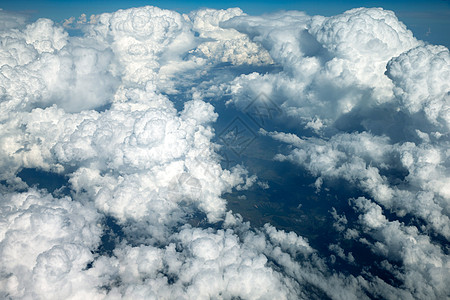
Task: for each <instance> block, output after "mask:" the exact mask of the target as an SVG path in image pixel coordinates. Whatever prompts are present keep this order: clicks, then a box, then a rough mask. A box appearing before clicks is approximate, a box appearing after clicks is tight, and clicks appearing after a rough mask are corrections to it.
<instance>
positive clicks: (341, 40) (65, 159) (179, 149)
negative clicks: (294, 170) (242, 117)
mask: <svg viewBox="0 0 450 300" xmlns="http://www.w3.org/2000/svg"><path fill="white" fill-rule="evenodd" d="M71 24H72V25H73V26H76V27H77V28H78V29H80V30H81V31H82V33H83V34H82V35H80V36H70V35H69V34H68V33H67V32H66V31H65V29H64V27H63V26H60V25H59V24H55V23H54V22H53V21H51V20H48V19H39V20H37V21H35V22H33V23H27V22H26V20H25V19H23V18H21V17H20V16H16V15H13V14H9V13H7V12H4V11H2V10H0V25H1V26H0V111H1V112H2V113H1V114H0V170H1V172H0V215H1V218H0V297H4V298H12V299H26V298H36V299H61V298H67V299H82V298H84V299H86V298H89V299H121V298H125V299H128V298H146V299H174V298H183V299H210V298H223V299H233V298H238V297H239V298H242V299H299V298H300V299H311V298H312V299H323V298H327V297H328V298H331V299H369V298H371V297H372V298H374V297H379V298H403V299H414V298H419V299H433V298H436V299H438V298H442V297H445V296H446V295H448V294H449V286H450V284H449V283H450V282H449V281H448V279H447V278H450V276H448V273H449V269H450V262H449V259H448V247H447V248H446V246H445V245H446V243H447V242H448V240H449V238H450V236H449V235H450V220H449V217H450V212H449V205H448V203H449V201H450V190H449V186H450V176H449V165H448V158H449V151H448V146H449V139H448V137H449V135H448V129H449V124H450V115H449V114H450V109H449V104H448V103H449V95H450V92H449V88H450V87H449V83H448V82H449V77H450V70H449V65H450V64H449V62H450V55H449V51H448V49H447V48H445V47H442V46H433V45H426V44H425V43H423V42H422V41H418V40H417V39H415V38H414V36H413V35H412V33H411V31H409V30H408V29H407V28H406V26H405V25H404V24H402V23H401V22H400V21H399V20H398V19H397V18H396V16H395V14H394V13H393V12H390V11H386V10H383V9H380V8H373V9H366V8H358V9H353V10H349V11H347V12H344V13H343V14H340V15H338V16H332V17H322V16H308V15H306V14H305V13H303V12H296V11H289V12H278V13H273V14H270V15H266V16H249V15H247V14H245V13H244V12H243V11H242V10H241V9H239V8H230V9H227V10H213V9H202V10H198V11H194V12H191V13H189V14H179V13H177V12H174V11H169V10H164V9H159V8H157V7H150V6H147V7H142V8H132V9H127V10H119V11H117V12H113V13H104V14H100V15H96V16H92V17H90V18H89V21H88V20H87V18H86V16H82V17H80V18H79V20H78V21H77V22H76V23H74V22H73V20H72V21H70V20H69V21H68V22H66V23H65V24H64V26H66V27H67V26H71ZM258 68H259V69H258ZM224 70H225V71H224ZM255 70H264V71H261V72H260V73H258V72H256V71H255ZM261 92H263V93H265V94H266V95H268V97H269V98H270V101H273V103H274V104H275V105H277V108H278V109H279V110H280V111H283V112H284V113H285V114H284V116H287V117H283V118H278V119H274V120H272V121H273V122H274V123H275V124H276V126H277V128H280V130H279V131H269V130H267V131H266V130H264V129H261V130H260V131H259V135H260V136H269V137H271V138H272V140H273V141H276V142H277V146H278V147H277V149H279V150H278V151H279V152H280V153H278V154H277V155H276V156H275V158H274V161H273V162H272V163H273V164H279V163H280V162H284V161H288V162H291V163H293V164H294V165H295V166H298V168H299V169H300V170H302V171H306V172H307V173H309V174H310V176H312V177H314V180H315V184H314V187H313V188H315V189H316V193H315V195H317V196H316V197H319V198H320V197H322V195H323V194H321V192H322V191H326V192H327V193H328V192H329V193H333V192H334V191H336V188H335V187H333V182H345V183H346V184H347V185H348V186H349V187H350V189H351V195H347V196H348V197H347V198H346V199H345V200H344V202H345V205H347V206H348V208H349V209H347V210H346V211H340V209H342V207H344V206H345V205H344V204H342V203H337V204H339V205H336V207H338V209H336V208H334V207H330V208H329V210H328V211H329V216H328V217H329V218H330V219H332V220H333V221H332V222H334V224H329V225H330V228H333V229H330V230H334V231H335V232H334V231H333V232H334V233H333V234H335V240H329V241H326V242H325V243H327V245H325V246H324V247H323V248H324V249H328V250H323V249H322V248H320V247H318V248H317V249H316V248H315V247H314V246H313V244H312V242H311V241H310V240H309V239H308V238H306V237H304V236H301V235H299V234H298V233H295V232H294V231H289V230H286V229H280V228H277V227H276V226H274V225H273V224H272V225H271V224H268V223H267V224H265V225H264V226H262V227H260V228H255V227H253V226H252V224H250V223H249V222H247V221H246V220H244V219H243V217H242V216H241V215H240V214H239V212H232V211H231V210H229V208H228V207H227V201H226V200H225V196H224V195H225V194H226V193H233V192H234V193H243V191H244V190H246V189H249V188H251V186H252V185H253V184H254V183H255V182H257V176H258V175H259V174H252V173H250V172H249V171H248V170H247V169H246V168H245V166H241V165H236V166H234V167H232V168H229V169H227V168H224V166H223V165H221V157H220V155H219V154H218V152H219V150H220V147H221V146H220V145H217V144H216V143H214V142H213V141H214V138H215V136H216V130H215V127H214V126H215V125H214V124H215V122H216V121H217V119H218V118H219V117H220V116H222V113H223V115H226V111H224V112H222V111H219V110H218V107H222V105H221V104H222V103H220V104H217V102H214V101H212V102H211V103H208V102H207V101H206V100H205V99H208V98H217V99H224V98H225V99H226V97H229V98H228V99H229V101H228V104H230V103H233V104H234V105H235V107H236V108H237V109H238V110H240V109H242V110H243V111H244V112H245V108H246V107H247V106H248V104H249V103H250V101H252V100H253V99H254V98H255V97H256V96H257V95H260V93H261ZM180 98H181V99H182V100H181V101H180V100H179V99H180ZM217 99H215V100H217ZM214 105H215V106H216V107H215V106H214ZM286 145H287V146H286ZM283 146H286V147H283ZM222 147H223V146H222ZM24 169H31V170H38V171H46V172H48V174H59V176H61V177H62V178H65V179H66V182H65V183H64V186H62V187H61V188H58V189H56V190H55V191H51V190H49V188H48V187H46V186H45V185H44V186H30V185H31V184H30V183H29V182H27V180H26V179H25V178H22V177H21V175H20V174H21V172H22V171H23V170H24ZM314 180H313V182H314ZM266 185H267V186H268V184H266ZM333 188H334V190H333ZM269 189H270V188H269ZM337 192H339V191H336V193H337ZM237 199H239V200H240V201H248V199H247V197H246V196H245V195H244V194H242V195H239V197H237ZM336 199H337V196H336ZM278 200H279V199H276V201H278ZM274 201H275V200H274ZM280 201H281V200H280ZM325 202H326V201H325V200H324V201H323V203H325ZM323 205H326V203H325V204H323ZM317 217H318V218H319V217H320V218H324V219H325V218H326V217H324V216H317ZM349 245H350V246H349ZM353 245H356V246H354V247H359V248H352V247H353ZM319 248H320V249H319ZM355 249H365V251H366V252H365V253H362V254H361V253H358V252H356V251H355ZM369 254H370V255H373V257H374V258H375V259H374V261H375V262H374V263H373V265H370V266H367V264H366V265H364V260H365V259H364V257H363V256H364V255H369ZM343 265H345V266H347V267H348V269H343V268H342V266H343ZM374 270H375V271H374ZM386 274H388V275H386Z"/></svg>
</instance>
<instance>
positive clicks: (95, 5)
mask: <svg viewBox="0 0 450 300" xmlns="http://www.w3.org/2000/svg"><path fill="white" fill-rule="evenodd" d="M144 5H154V6H158V7H161V8H167V9H172V10H176V11H178V12H183V13H184V12H189V11H191V10H195V9H199V8H203V7H209V8H228V7H240V8H242V9H243V10H244V11H245V12H246V13H248V14H262V13H267V12H271V11H276V10H302V11H306V12H307V13H308V14H310V15H312V14H320V15H325V16H330V15H335V14H338V13H341V12H343V11H345V10H347V9H351V8H354V7H361V6H365V7H383V8H386V9H390V10H393V11H395V12H396V14H397V16H398V17H399V19H400V20H401V21H403V22H404V23H405V24H406V25H407V26H408V28H409V29H411V30H412V31H413V32H414V34H415V36H416V37H418V38H419V39H422V40H425V41H428V42H430V43H432V44H442V45H445V46H447V47H450V35H449V34H448V31H449V30H450V1H448V0H432V1H352V0H345V1H329V0H325V1H320V2H316V1H287V0H278V1H256V0H245V1H230V0H216V1H212V0H201V1H180V0H176V1H173V0H171V1H148V0H147V1H146V0H129V1H125V0H110V1H109V0H95V1H92V0H91V1H89V0H61V1H57V0H43V1H33V0H17V1H11V0H0V7H1V8H3V9H5V10H12V11H21V12H24V13H27V14H30V15H31V16H32V18H38V17H47V18H50V19H53V20H55V21H63V20H64V19H67V18H69V17H71V16H75V17H77V16H79V15H81V14H82V13H85V14H86V15H88V16H89V15H90V14H98V13H102V12H113V11H116V10H118V9H121V8H123V9H124V8H129V7H138V6H144Z"/></svg>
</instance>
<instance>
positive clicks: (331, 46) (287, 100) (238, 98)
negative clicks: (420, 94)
mask: <svg viewBox="0 0 450 300" xmlns="http://www.w3.org/2000/svg"><path fill="white" fill-rule="evenodd" d="M224 26H225V27H226V28H235V29H237V30H239V31H240V32H243V33H246V34H247V35H249V36H250V37H251V38H252V40H253V41H257V42H259V43H261V44H262V45H263V46H264V48H266V49H267V50H268V51H269V53H270V55H271V56H272V58H273V59H274V61H275V62H276V63H278V64H280V65H281V67H282V71H281V72H279V73H276V74H257V73H253V74H249V75H241V76H240V77H237V78H236V79H235V80H234V81H233V82H232V84H231V86H230V87H229V91H230V92H231V93H232V95H233V99H232V102H233V103H235V104H236V105H237V106H238V107H242V108H243V107H246V106H247V105H248V103H249V101H251V100H252V99H254V98H255V97H256V96H257V95H258V94H259V93H261V92H264V93H266V94H267V95H268V96H269V97H270V98H271V99H272V100H273V101H275V102H276V103H277V104H278V106H279V107H281V108H282V109H283V110H284V111H285V112H286V113H287V115H288V116H291V117H292V118H293V119H300V120H301V123H302V125H303V126H306V127H311V126H312V124H313V123H312V122H315V124H317V125H318V124H323V125H332V124H333V123H334V121H336V120H337V119H338V118H339V117H341V116H342V115H344V114H346V113H349V112H351V111H352V110H356V109H357V108H359V107H367V106H373V105H380V104H382V103H389V102H392V101H394V95H393V91H392V83H391V81H390V80H389V78H388V77H387V76H386V75H385V74H384V71H385V69H386V64H387V62H388V61H389V60H390V59H391V58H393V57H396V56H398V55H400V54H401V53H402V52H404V51H406V50H409V49H411V48H414V47H416V46H418V45H420V44H421V43H422V42H419V41H417V40H416V39H415V38H414V37H413V35H412V33H411V31H409V30H408V29H407V28H406V27H405V25H404V24H402V23H401V22H400V21H398V20H397V18H396V16H395V15H394V14H393V13H392V12H391V11H386V10H383V9H377V8H371V9H366V8H359V9H353V10H349V11H346V12H345V13H343V14H341V15H338V16H333V17H329V18H326V17H321V16H315V17H309V16H307V15H305V14H303V13H299V12H288V13H279V14H275V15H272V16H270V17H246V16H239V17H235V18H233V19H231V20H229V21H226V22H224ZM323 125H322V126H319V127H318V128H320V127H323Z"/></svg>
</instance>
